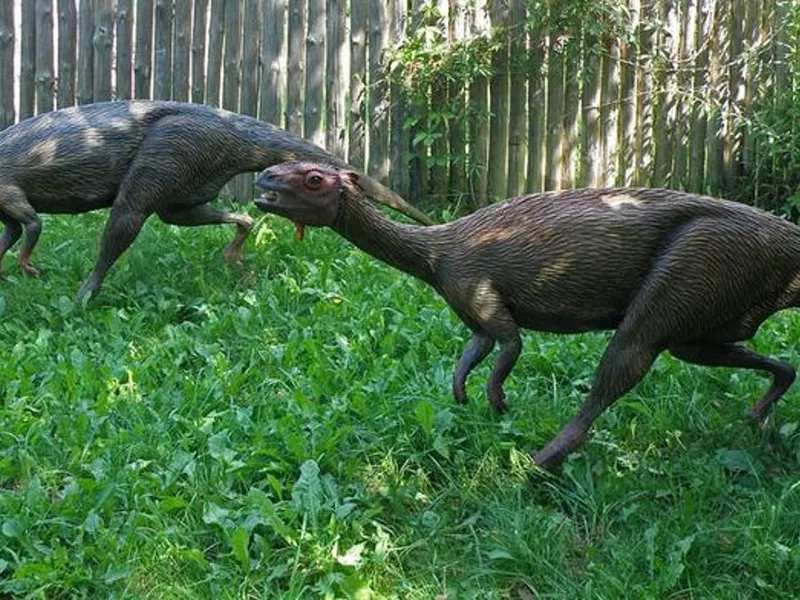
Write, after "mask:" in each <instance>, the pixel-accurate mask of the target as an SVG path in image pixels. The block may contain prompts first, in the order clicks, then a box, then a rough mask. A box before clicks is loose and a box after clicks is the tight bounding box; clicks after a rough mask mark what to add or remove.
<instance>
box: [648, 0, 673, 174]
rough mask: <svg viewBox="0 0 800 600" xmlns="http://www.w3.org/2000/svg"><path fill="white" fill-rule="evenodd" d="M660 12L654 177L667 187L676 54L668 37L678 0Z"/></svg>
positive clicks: (660, 0)
mask: <svg viewBox="0 0 800 600" xmlns="http://www.w3.org/2000/svg"><path fill="white" fill-rule="evenodd" d="M656 13H657V15H658V19H659V22H660V23H662V24H663V25H662V27H660V28H659V29H658V30H657V32H656V38H655V39H656V41H655V49H654V51H653V55H654V59H653V61H652V64H653V87H654V89H653V178H652V185H653V186H654V187H664V186H665V185H666V184H667V181H668V180H669V176H670V173H671V172H672V143H671V138H672V135H671V133H672V132H671V129H670V127H671V126H672V125H673V124H674V120H673V117H672V106H673V105H672V102H673V100H672V99H673V94H672V93H671V91H672V90H670V89H669V87H670V76H669V73H668V71H671V70H672V65H673V63H674V53H673V49H672V46H671V43H670V39H669V37H668V33H669V32H670V31H674V30H675V26H674V22H675V19H676V12H675V3H674V0H657V2H656Z"/></svg>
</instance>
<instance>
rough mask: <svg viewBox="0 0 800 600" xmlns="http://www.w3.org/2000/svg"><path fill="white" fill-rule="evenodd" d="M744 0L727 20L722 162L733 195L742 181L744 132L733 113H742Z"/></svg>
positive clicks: (735, 0) (736, 3) (733, 4)
mask: <svg viewBox="0 0 800 600" xmlns="http://www.w3.org/2000/svg"><path fill="white" fill-rule="evenodd" d="M745 27H746V21H745V7H744V0H732V2H731V11H730V16H729V19H728V27H727V30H728V31H727V37H728V40H729V52H728V57H729V58H728V61H727V62H728V110H727V111H726V123H725V133H726V136H725V140H724V148H723V159H724V162H725V176H726V177H725V188H726V190H727V191H728V193H731V192H733V191H734V190H735V189H736V187H737V185H738V183H739V179H740V178H741V176H742V174H743V171H742V149H743V140H742V137H743V132H742V130H741V128H740V127H739V125H738V124H737V123H736V120H735V112H736V111H738V110H742V109H744V97H745V92H744V88H745V80H744V69H743V68H742V63H741V61H740V57H741V55H742V51H743V49H744V39H743V38H744V35H746V30H745Z"/></svg>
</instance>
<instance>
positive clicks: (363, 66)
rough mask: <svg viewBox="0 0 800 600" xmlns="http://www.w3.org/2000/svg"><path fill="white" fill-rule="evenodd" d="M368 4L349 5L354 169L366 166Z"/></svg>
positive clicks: (350, 151) (350, 159)
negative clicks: (365, 111)
mask: <svg viewBox="0 0 800 600" xmlns="http://www.w3.org/2000/svg"><path fill="white" fill-rule="evenodd" d="M367 15H368V5H367V1H366V0H363V1H362V2H353V3H351V5H350V145H349V148H348V155H347V162H349V163H350V164H351V165H353V166H354V167H356V168H357V169H362V170H363V169H364V166H365V164H366V149H365V141H366V140H365V137H366V132H365V119H364V108H365V106H366V85H365V84H366V74H367Z"/></svg>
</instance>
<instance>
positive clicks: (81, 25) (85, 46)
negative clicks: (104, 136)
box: [78, 0, 94, 104]
mask: <svg viewBox="0 0 800 600" xmlns="http://www.w3.org/2000/svg"><path fill="white" fill-rule="evenodd" d="M93 76H94V7H93V1H92V0H80V4H79V5H78V104H88V103H90V102H92V100H93V99H94V84H93Z"/></svg>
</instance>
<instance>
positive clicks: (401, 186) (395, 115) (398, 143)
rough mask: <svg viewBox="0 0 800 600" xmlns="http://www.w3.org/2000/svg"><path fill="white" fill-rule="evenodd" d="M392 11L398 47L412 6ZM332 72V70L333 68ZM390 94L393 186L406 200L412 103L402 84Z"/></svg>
mask: <svg viewBox="0 0 800 600" xmlns="http://www.w3.org/2000/svg"><path fill="white" fill-rule="evenodd" d="M335 1H336V0H335ZM391 9H392V18H391V21H392V33H391V36H392V41H393V43H395V44H397V43H399V42H400V41H402V40H403V39H404V37H405V34H406V19H407V18H408V5H407V3H406V2H405V0H392V2H391ZM328 69H329V70H330V67H328ZM342 92H344V90H342ZM390 93H391V98H392V103H391V116H390V118H391V124H392V138H391V142H390V148H391V151H390V154H391V157H390V162H391V167H390V185H391V187H392V189H393V190H394V191H396V192H397V193H398V194H400V196H402V197H404V198H406V197H408V190H409V164H408V162H409V151H410V146H411V135H410V133H409V130H408V128H407V127H406V126H405V119H406V117H407V116H408V102H407V101H406V97H405V95H404V93H403V91H402V89H400V85H399V84H398V83H396V82H393V83H392V87H391V90H390ZM342 101H344V96H342Z"/></svg>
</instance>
